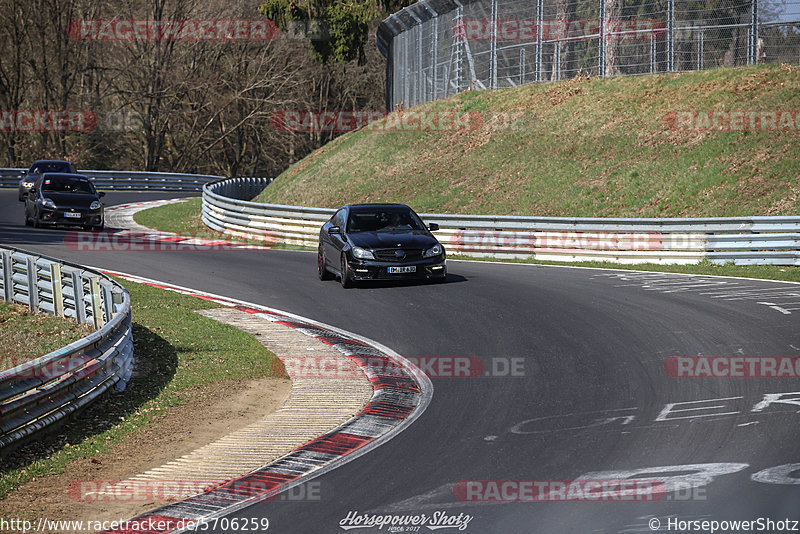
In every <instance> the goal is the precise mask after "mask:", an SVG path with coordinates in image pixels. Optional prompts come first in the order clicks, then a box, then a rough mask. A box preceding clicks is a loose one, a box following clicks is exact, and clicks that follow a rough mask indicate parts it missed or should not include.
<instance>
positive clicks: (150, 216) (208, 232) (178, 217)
mask: <svg viewBox="0 0 800 534" xmlns="http://www.w3.org/2000/svg"><path fill="white" fill-rule="evenodd" d="M201 208H202V200H201V199H200V198H191V199H189V200H187V201H186V202H176V203H172V204H166V205H164V206H157V207H155V208H149V209H146V210H142V211H139V212H136V213H135V214H134V215H133V220H134V221H135V222H137V223H139V224H141V225H143V226H147V227H148V228H153V229H154V230H159V231H161V232H172V233H175V234H178V235H183V236H192V237H201V238H206V239H223V240H225V241H236V242H240V243H249V244H251V245H262V246H264V245H269V246H271V247H273V248H279V249H288V250H305V249H306V248H307V247H302V246H297V245H285V244H282V243H272V244H270V243H265V242H264V241H259V240H257V239H245V238H241V237H237V236H232V235H228V234H224V233H222V232H217V231H216V230H212V229H211V228H209V227H208V226H206V225H205V224H204V223H203V221H202V219H201V218H200V213H201Z"/></svg>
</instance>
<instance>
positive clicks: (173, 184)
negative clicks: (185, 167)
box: [0, 168, 223, 192]
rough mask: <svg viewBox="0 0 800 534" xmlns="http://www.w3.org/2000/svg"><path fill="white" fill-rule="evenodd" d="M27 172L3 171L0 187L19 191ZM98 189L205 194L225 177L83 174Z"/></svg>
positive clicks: (22, 170)
mask: <svg viewBox="0 0 800 534" xmlns="http://www.w3.org/2000/svg"><path fill="white" fill-rule="evenodd" d="M25 171H27V169H8V168H5V169H0V187H17V186H18V185H19V181H20V180H21V179H22V175H23V173H24V172H25ZM78 172H79V173H80V174H83V175H84V176H86V177H87V178H89V179H90V180H92V182H94V184H95V186H96V187H97V188H98V189H105V190H112V191H115V190H123V191H124V190H130V191H198V192H199V191H201V190H202V189H203V186H204V185H205V184H207V183H210V182H213V181H215V180H220V179H222V178H223V177H222V176H213V175H204V174H178V173H172V172H141V171H84V170H79V171H78Z"/></svg>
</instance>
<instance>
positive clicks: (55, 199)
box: [25, 173, 105, 230]
mask: <svg viewBox="0 0 800 534" xmlns="http://www.w3.org/2000/svg"><path fill="white" fill-rule="evenodd" d="M104 195H105V193H103V192H100V193H98V192H97V190H96V189H95V188H94V184H93V183H92V182H91V181H89V179H88V178H87V177H86V176H83V175H81V174H65V173H45V174H42V175H41V176H40V177H39V178H37V179H36V182H34V184H33V187H32V188H31V190H30V192H29V193H28V196H27V197H26V198H25V224H26V225H28V226H30V225H33V226H34V227H36V228H38V227H39V226H42V225H78V226H83V227H84V228H86V229H87V230H88V229H95V230H102V229H103V205H102V204H101V203H100V197H102V196H104Z"/></svg>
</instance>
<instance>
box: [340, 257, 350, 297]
mask: <svg viewBox="0 0 800 534" xmlns="http://www.w3.org/2000/svg"><path fill="white" fill-rule="evenodd" d="M341 282H342V287H343V288H345V289H348V288H351V287H353V273H352V272H350V267H349V266H348V265H347V257H346V256H345V255H344V254H342V278H341Z"/></svg>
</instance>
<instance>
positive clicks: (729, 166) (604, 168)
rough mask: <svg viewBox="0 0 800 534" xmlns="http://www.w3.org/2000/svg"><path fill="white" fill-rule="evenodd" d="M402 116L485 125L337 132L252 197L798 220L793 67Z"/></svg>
mask: <svg viewBox="0 0 800 534" xmlns="http://www.w3.org/2000/svg"><path fill="white" fill-rule="evenodd" d="M411 111H431V112H433V111H465V112H471V113H472V114H473V115H471V116H472V117H476V116H477V117H478V118H479V119H480V120H482V125H481V126H480V127H479V128H477V129H474V130H465V129H444V130H440V131H434V132H432V131H425V132H419V131H403V132H399V131H380V130H370V129H362V130H360V131H357V132H353V133H350V134H347V135H344V136H342V137H339V138H338V139H336V140H335V141H333V142H331V143H329V144H328V145H326V146H324V147H322V148H321V149H319V150H317V151H316V152H314V153H313V154H311V155H310V156H308V157H306V158H305V159H303V160H301V161H299V162H298V163H296V164H295V165H293V166H292V167H291V168H289V169H288V170H287V171H285V172H284V173H283V174H281V175H280V176H279V177H278V178H277V179H276V181H275V182H274V183H273V184H272V185H270V186H269V187H268V188H267V189H266V190H265V191H264V192H263V193H262V194H261V195H260V196H259V198H258V200H259V201H263V202H274V203H281V204H297V205H305V206H323V207H337V206H340V205H342V204H346V203H351V202H375V201H397V202H405V203H408V204H410V205H411V206H412V207H414V208H415V209H416V210H418V211H421V212H446V213H485V214H518V215H523V214H524V215H541V216H624V217H675V216H684V217H690V216H736V215H789V214H794V215H796V214H798V208H799V207H800V206H799V205H798V202H800V68H798V67H789V66H758V67H748V68H740V69H727V68H720V69H713V70H709V71H703V72H696V73H685V74H668V75H656V76H642V77H620V78H612V79H597V78H581V79H574V80H569V81H565V82H560V83H554V84H539V85H527V86H524V87H519V88H514V89H504V90H498V91H480V92H478V91H471V92H465V93H461V94H459V95H456V96H454V97H452V98H449V99H447V100H441V101H438V102H433V103H429V104H426V105H424V106H421V107H418V108H414V109H413V110H411ZM732 111H740V112H745V113H743V114H740V115H739V116H738V117H739V119H738V120H739V122H738V123H737V122H736V120H734V121H733V123H732V126H733V127H732V128H729V130H730V129H732V130H733V131H719V130H715V129H714V128H713V125H711V124H709V125H708V126H712V128H711V129H708V128H705V126H707V125H706V124H705V123H704V122H703V121H704V119H705V118H712V117H714V115H713V112H725V113H729V112H732ZM754 111H758V112H762V111H765V112H776V115H774V116H771V115H769V114H767V115H762V114H761V113H756V114H752V113H749V112H754ZM503 113H505V114H506V115H502V114H503ZM704 113H705V114H706V115H704ZM498 114H501V115H498ZM679 114H680V115H679ZM497 117H504V118H505V119H508V118H509V117H514V118H515V120H514V121H513V123H512V124H511V125H510V126H509V124H508V123H503V122H502V121H498V120H497ZM730 117H731V115H719V116H718V118H721V120H722V122H721V124H728V123H727V120H728V119H729V118H730ZM770 117H772V118H770ZM387 120H390V121H391V120H393V119H392V117H389V118H388V119H387ZM771 120H776V121H777V124H775V125H771V123H770V121H771ZM478 123H480V121H478V122H477V123H476V122H473V125H474V124H478Z"/></svg>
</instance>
